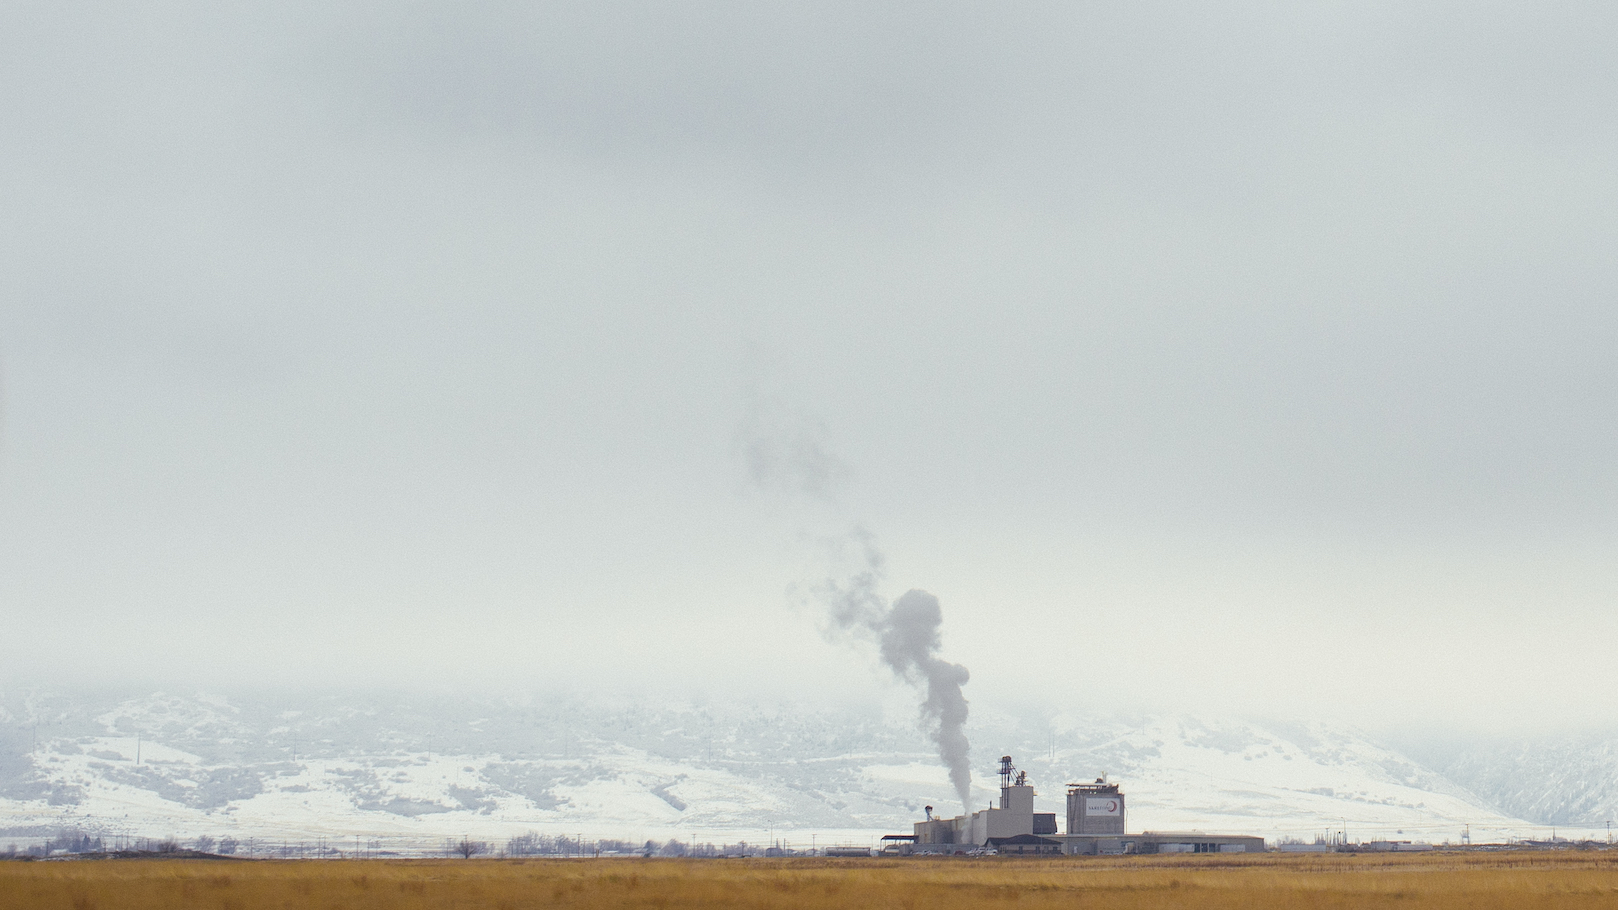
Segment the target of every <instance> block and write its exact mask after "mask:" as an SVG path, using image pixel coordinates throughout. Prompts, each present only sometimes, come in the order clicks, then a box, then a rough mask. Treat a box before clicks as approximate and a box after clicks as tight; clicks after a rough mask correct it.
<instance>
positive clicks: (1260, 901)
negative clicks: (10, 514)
mask: <svg viewBox="0 0 1618 910" xmlns="http://www.w3.org/2000/svg"><path fill="white" fill-rule="evenodd" d="M473 907H489V908H501V910H519V908H539V907H545V908H606V907H613V908H620V907H622V908H655V910H682V908H711V907H738V908H742V907H745V908H782V910H786V908H793V910H817V908H828V910H829V908H844V907H882V908H901V910H954V908H962V910H966V908H972V910H983V908H991V910H995V908H1003V910H1012V908H1015V910H1042V908H1047V907H1050V908H1055V907H1063V908H1098V910H1099V908H1121V910H1122V908H1128V910H1135V908H1140V910H1145V908H1220V910H1224V908H1230V910H1235V908H1243V910H1264V908H1283V907H1285V908H1314V907H1321V908H1345V910H1346V908H1355V910H1359V908H1374V907H1401V908H1406V907H1408V908H1432V910H1491V908H1508V907H1509V908H1512V910H1527V908H1547V910H1548V908H1557V910H1578V908H1586V907H1590V908H1594V907H1603V908H1614V907H1618V853H1613V854H1607V853H1595V852H1591V853H1504V854H1428V855H1422V856H1382V857H1374V856H1363V855H1362V856H1346V855H1329V856H1322V855H1314V856H1277V855H1266V856H1253V857H1218V856H1206V857H1178V856H1176V857H1144V856H1143V857H1120V858H1115V859H1094V858H1064V859H992V858H991V859H954V860H923V859H913V860H889V859H882V860H876V859H873V860H812V859H786V860H706V861H704V860H663V859H652V860H635V859H616V860H509V861H508V860H471V861H467V860H359V861H264V860H261V861H246V862H232V863H222V862H199V861H187V860H105V861H81V862H32V863H22V862H16V863H0V908H3V910H11V908H18V910H22V908H27V910H57V908H60V910H125V908H127V910H175V908H220V910H268V908H299V910H305V908H307V910H322V908H344V910H364V908H400V910H447V908H473Z"/></svg>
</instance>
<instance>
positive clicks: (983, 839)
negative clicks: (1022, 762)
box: [883, 755, 1264, 856]
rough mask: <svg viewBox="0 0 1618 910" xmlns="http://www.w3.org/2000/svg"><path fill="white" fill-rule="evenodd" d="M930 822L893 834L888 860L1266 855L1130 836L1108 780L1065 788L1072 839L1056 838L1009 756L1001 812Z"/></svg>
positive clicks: (1182, 838) (1176, 835)
mask: <svg viewBox="0 0 1618 910" xmlns="http://www.w3.org/2000/svg"><path fill="white" fill-rule="evenodd" d="M926 811H927V818H926V819H925V820H923V821H919V822H916V824H915V830H914V833H912V834H908V835H904V834H890V835H888V836H887V837H885V838H883V840H884V841H886V842H887V847H885V848H884V849H885V852H889V853H897V854H901V855H909V854H917V853H932V854H938V853H970V852H978V851H987V850H993V851H994V852H996V853H1002V854H1007V853H1009V854H1034V855H1038V854H1045V855H1070V856H1071V855H1095V854H1120V853H1262V852H1263V851H1264V838H1262V837H1253V836H1249V835H1241V834H1203V833H1201V832H1163V831H1147V832H1145V833H1142V834H1129V833H1127V832H1126V828H1125V824H1124V819H1125V814H1124V813H1125V803H1124V794H1123V791H1122V790H1120V789H1119V787H1118V785H1117V784H1115V783H1108V782H1107V781H1106V779H1105V778H1097V779H1096V780H1095V782H1094V783H1088V784H1068V785H1067V833H1065V834H1059V833H1057V830H1056V813H1054V812H1035V811H1034V788H1033V786H1032V785H1031V784H1029V783H1028V774H1027V772H1024V771H1019V770H1017V768H1016V766H1015V765H1013V764H1012V761H1011V756H1009V755H1006V756H1002V757H1001V759H1000V805H998V806H990V807H988V808H986V809H981V810H979V811H977V812H973V813H971V814H969V815H958V816H956V817H954V818H935V817H934V816H933V807H932V806H928V807H927V810H926Z"/></svg>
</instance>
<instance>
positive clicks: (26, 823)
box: [0, 690, 1618, 843]
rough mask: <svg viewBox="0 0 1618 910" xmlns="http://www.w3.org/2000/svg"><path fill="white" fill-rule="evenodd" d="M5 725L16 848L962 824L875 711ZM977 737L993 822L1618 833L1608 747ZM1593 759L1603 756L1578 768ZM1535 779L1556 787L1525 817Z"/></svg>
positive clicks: (1285, 732)
mask: <svg viewBox="0 0 1618 910" xmlns="http://www.w3.org/2000/svg"><path fill="white" fill-rule="evenodd" d="M0 712H3V713H0V737H3V748H0V831H3V832H4V835H0V836H6V835H9V836H11V837H14V838H25V839H26V838H29V837H38V836H45V835H48V834H54V833H56V832H58V831H62V830H80V831H86V832H92V833H97V834H103V835H113V836H118V835H144V836H159V837H162V836H177V837H194V836H200V835H203V834H207V835H212V836H216V837H221V836H233V837H236V838H238V839H246V838H251V837H257V838H315V837H352V836H355V835H365V836H371V837H394V838H418V839H432V838H442V837H455V836H460V835H462V834H467V833H470V834H473V835H475V836H483V837H488V838H490V839H497V838H504V837H510V836H514V835H517V834H520V833H523V832H528V831H536V832H540V833H550V834H568V835H573V834H584V835H586V836H590V837H612V838H623V839H629V840H635V841H639V840H641V839H655V840H658V841H660V842H661V841H663V840H665V839H667V838H677V839H680V840H689V839H705V840H716V841H721V840H737V839H746V840H750V841H752V842H754V843H757V842H760V841H761V840H763V839H764V838H766V837H774V838H776V839H787V840H790V841H793V842H797V843H809V842H810V841H811V840H812V839H813V838H815V837H823V838H826V839H828V840H829V839H832V838H841V839H855V840H860V839H868V838H870V837H872V836H874V835H875V834H877V833H884V832H902V831H908V829H909V824H910V823H911V822H912V821H914V820H916V819H917V818H919V817H920V816H921V813H922V808H923V806H926V805H935V806H939V807H947V806H950V805H952V804H953V803H954V796H953V794H954V787H953V786H952V784H951V782H950V780H949V777H948V774H947V772H946V770H945V769H944V768H943V767H942V766H941V765H940V764H939V761H938V758H937V754H936V750H935V749H934V748H933V746H932V744H931V743H930V742H929V741H928V740H927V739H926V737H925V736H923V734H922V733H920V732H919V731H918V730H917V729H916V725H915V722H914V717H913V715H911V714H909V713H906V712H903V711H899V710H889V709H887V708H884V707H883V706H881V705H880V704H878V703H872V704H870V705H866V706H863V707H849V706H841V707H826V706H819V707H809V706H805V705H795V704H774V705H769V704H748V703H744V702H740V701H729V702H693V701H684V702H682V701H673V700H662V701H659V700H654V699H650V698H643V699H626V698H608V697H552V698H542V697H522V698H518V697H498V696H485V697H477V698H462V697H451V696H423V695H419V694H401V693H370V694H365V695H345V696H338V695H332V694H324V695H321V694H313V695H302V696H290V695H281V696H274V697H270V696H263V695H259V696H253V695H240V694H233V695H229V696H224V695H198V694H186V695H179V694H161V693H155V694H148V695H142V696H138V697H128V696H122V695H113V694H101V695H94V694H68V693H63V692H44V691H38V690H35V691H23V690H12V691H9V692H6V693H5V694H4V696H3V698H0ZM973 734H974V744H975V748H976V749H977V751H976V752H975V753H974V754H973V756H972V758H973V768H974V774H975V777H974V791H973V794H974V799H975V801H977V802H979V803H987V802H988V801H989V800H990V799H992V798H993V797H994V796H995V795H996V793H995V791H994V790H993V789H992V788H993V787H994V786H995V785H996V781H995V779H994V777H993V768H994V766H995V764H996V761H997V759H998V757H999V755H1000V754H1003V753H1010V754H1012V755H1013V756H1014V757H1015V759H1016V761H1017V763H1018V766H1019V767H1021V768H1023V769H1024V770H1027V771H1028V772H1029V775H1030V778H1031V779H1032V780H1033V782H1034V783H1035V785H1036V787H1037V788H1038V792H1039V805H1040V807H1041V811H1055V812H1058V813H1059V814H1060V813H1062V811H1063V809H1062V799H1063V797H1062V793H1063V788H1062V785H1063V784H1064V783H1067V782H1069V781H1074V780H1087V779H1090V778H1093V777H1096V776H1100V775H1101V774H1103V773H1105V774H1107V775H1109V777H1110V779H1113V780H1117V781H1119V782H1121V783H1122V784H1123V786H1124V789H1125V793H1126V794H1127V795H1128V796H1129V798H1130V810H1129V811H1130V818H1129V820H1130V827H1131V829H1132V830H1171V829H1190V828H1195V829H1201V830H1217V831H1230V832H1236V833H1254V834H1261V835H1263V836H1265V837H1267V838H1270V839H1272V840H1273V839H1279V838H1282V837H1303V838H1309V837H1312V836H1313V835H1316V834H1322V835H1329V834H1330V833H1331V832H1335V831H1339V830H1342V829H1343V828H1345V827H1346V828H1347V830H1348V833H1349V835H1350V837H1352V838H1354V839H1371V838H1375V837H1390V838H1404V839H1416V840H1432V841H1444V840H1458V839H1459V838H1460V836H1461V834H1462V831H1463V830H1464V829H1466V828H1467V826H1470V830H1471V833H1472V836H1473V839H1474V840H1482V839H1485V838H1495V839H1498V838H1507V837H1538V836H1541V835H1542V832H1541V830H1540V829H1539V828H1537V827H1536V825H1549V824H1556V825H1561V826H1563V827H1564V829H1566V828H1568V827H1569V826H1580V827H1584V828H1589V829H1596V828H1599V827H1600V826H1601V824H1602V822H1603V821H1604V819H1603V818H1602V813H1604V812H1606V811H1608V808H1607V807H1610V806H1611V805H1612V803H1613V800H1614V797H1615V796H1618V775H1615V774H1614V770H1613V765H1612V762H1611V760H1610V759H1611V755H1612V748H1611V743H1610V741H1603V744H1602V745H1600V747H1599V748H1595V749H1593V750H1592V749H1589V748H1588V746H1589V745H1590V744H1584V745H1581V746H1580V747H1579V748H1578V749H1575V748H1574V747H1573V746H1572V745H1568V746H1566V747H1565V748H1563V750H1562V751H1560V752H1556V751H1550V752H1536V751H1535V750H1534V748H1533V747H1531V746H1530V745H1528V744H1525V745H1524V746H1523V747H1522V748H1521V749H1519V750H1518V751H1515V752H1511V751H1499V752H1494V753H1489V756H1490V759H1491V761H1492V763H1487V762H1485V761H1484V760H1483V759H1482V758H1481V757H1474V758H1468V759H1465V760H1462V761H1458V762H1456V763H1455V765H1453V766H1452V767H1451V768H1449V769H1446V770H1445V771H1444V772H1440V771H1437V770H1434V769H1431V768H1426V767H1423V766H1422V765H1420V764H1419V763H1417V762H1415V761H1414V760H1412V759H1410V758H1408V757H1407V756H1405V755H1403V754H1401V753H1399V752H1396V751H1394V750H1392V749H1389V748H1387V747H1385V746H1383V745H1379V744H1377V743H1375V742H1372V741H1371V740H1369V739H1367V738H1366V737H1364V736H1362V735H1360V734H1357V733H1356V732H1354V731H1352V730H1349V729H1346V728H1341V727H1333V726H1331V725H1327V724H1323V723H1297V724H1286V723H1277V722H1251V721H1238V720H1231V719H1216V718H1210V717H1192V716H1189V715H1157V716H1144V715H1142V716H1132V717H1131V716H1118V715H1110V716H1109V715H1103V714H1099V713H1072V712H1070V713H1062V714H1055V715H1051V714H1042V713H1038V712H1017V711H997V710H995V708H994V707H993V706H984V707H983V708H982V709H980V710H979V712H978V715H977V717H976V719H975V720H974V722H973ZM1603 750H1604V751H1603ZM1586 752H1589V754H1595V755H1601V756H1605V759H1604V760H1590V761H1583V762H1579V761H1576V760H1575V759H1576V757H1577V755H1580V754H1585V753H1586ZM1478 755H1479V756H1482V755H1483V753H1481V752H1480V753H1478ZM1536 756H1538V758H1537V759H1536ZM1536 761H1538V762H1539V764H1536ZM1552 766H1556V767H1559V768H1561V769H1562V770H1561V772H1560V773H1559V774H1543V773H1541V772H1542V771H1543V770H1544V769H1545V768H1550V767H1552ZM1530 774H1539V775H1540V776H1539V777H1538V778H1537V779H1538V780H1539V781H1540V782H1541V783H1542V785H1543V786H1541V787H1540V788H1539V790H1538V791H1537V792H1536V793H1535V794H1533V796H1532V797H1531V798H1530V797H1529V796H1527V795H1526V792H1525V791H1526V790H1527V787H1526V786H1525V785H1524V783H1523V782H1524V781H1525V780H1528V779H1530V778H1529V777H1528V776H1527V775H1530ZM1463 785H1464V786H1463ZM1514 788H1515V789H1514ZM1544 833H1548V831H1547V832H1544ZM1562 833H1563V834H1572V833H1576V832H1572V831H1567V830H1564V831H1563V832H1562Z"/></svg>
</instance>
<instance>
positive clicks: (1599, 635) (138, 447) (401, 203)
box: [0, 0, 1618, 729]
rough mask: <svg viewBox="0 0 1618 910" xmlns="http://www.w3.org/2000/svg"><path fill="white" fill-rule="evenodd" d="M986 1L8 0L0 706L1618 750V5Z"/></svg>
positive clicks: (3, 66)
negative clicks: (625, 698)
mask: <svg viewBox="0 0 1618 910" xmlns="http://www.w3.org/2000/svg"><path fill="white" fill-rule="evenodd" d="M1007 6H1008V5H1006V4H981V5H974V4H958V3H947V2H946V3H939V2H932V3H926V4H922V3H885V4H872V3H846V4H840V3H832V2H826V3H814V4H768V3H758V2H736V3H730V4H725V3H705V4H644V5H642V4H632V3H580V4H547V3H513V4H499V3H483V4H464V3H432V2H420V3H385V4H381V3H379V4H360V3H352V4H327V3H321V4H307V5H299V4H296V3H274V4H270V3H264V4H257V9H254V8H252V7H251V6H240V5H237V6H230V5H221V4H196V5H194V6H178V5H173V4H156V3H153V4H130V5H126V6H121V7H118V6H109V5H107V4H84V5H75V4H71V3H64V2H61V0H51V2H38V3H32V2H12V3H8V4H6V5H5V6H4V10H3V12H0V123H3V124H4V125H3V128H0V192H3V194H4V200H5V201H4V205H0V231H3V232H4V236H3V242H0V299H3V303H0V382H3V393H0V394H3V414H0V420H3V423H0V619H3V620H4V623H5V632H4V634H3V636H0V666H3V667H5V668H6V670H5V671H4V672H5V675H6V676H7V678H8V679H10V680H12V681H13V682H25V683H26V682H37V683H56V682H64V681H71V680H100V681H109V682H121V683H137V682H138V683H140V684H147V683H151V684H162V685H169V686H190V685H219V684H224V683H233V682H234V683H253V684H269V685H330V686H342V685H353V684H359V683H365V684H388V685H432V686H436V685H473V686H484V685H489V684H491V683H493V682H500V683H502V684H512V683H518V684H522V685H528V686H533V687H538V688H544V687H547V686H561V685H569V684H577V683H578V682H579V681H580V680H591V679H602V680H610V681H611V683H612V684H613V685H615V686H621V687H625V688H628V689H630V690H634V691H647V692H659V691H665V690H672V691H679V692H692V691H695V692H706V693H717V694H725V693H740V692H750V691H766V692H776V693H784V694H796V695H801V694H803V693H833V694H837V695H838V696H839V697H844V696H846V697H861V693H863V692H866V691H868V690H869V691H878V692H880V691H881V690H882V688H883V687H884V686H888V685H890V684H889V683H887V682H885V681H884V679H883V676H882V673H881V671H880V670H879V669H878V668H877V666H876V663H875V659H874V657H873V656H872V655H870V654H868V653H865V652H862V651H860V650H859V649H858V648H849V647H844V646H841V645H838V644H836V643H834V642H830V641H828V640H826V639H825V638H823V637H822V636H821V635H820V634H819V632H818V631H817V627H818V625H819V624H820V620H819V617H818V616H817V610H816V608H815V607H814V606H813V604H812V603H805V602H803V600H802V598H800V597H798V596H796V595H795V594H794V593H793V592H794V590H801V589H802V586H804V585H805V584H809V583H812V582H814V581H815V580H816V579H818V578H822V577H824V576H825V575H826V574H827V573H829V572H834V571H838V569H839V566H838V564H837V560H836V558H835V547H834V546H832V545H831V544H829V543H828V541H835V540H837V539H839V538H841V537H843V536H845V535H847V534H848V533H849V532H850V530H851V529H853V528H854V527H856V526H857V525H858V526H863V527H865V528H867V529H869V530H870V532H871V533H873V534H874V535H875V537H876V540H877V541H878V543H879V546H880V547H881V549H882V551H883V552H884V553H885V555H886V557H887V560H888V562H887V567H888V586H889V588H890V589H891V590H890V594H891V596H897V595H898V594H900V593H902V592H903V591H904V590H906V589H908V588H911V587H920V588H925V589H927V590H929V591H931V592H932V593H934V594H936V595H937V596H938V597H939V599H940V601H941V602H942V604H943V607H944V615H945V627H944V646H945V655H946V656H947V657H949V658H951V659H953V660H957V661H960V662H962V663H964V664H966V665H967V666H968V667H970V668H971V670H972V673H973V679H972V682H971V683H970V684H969V685H968V687H967V692H968V695H969V696H971V697H973V698H974V699H976V700H977V703H979V704H984V703H988V702H993V701H994V700H996V699H1001V700H1011V699H1016V698H1029V699H1035V700H1038V701H1042V702H1047V703H1050V704H1059V703H1063V702H1066V701H1084V700H1088V701H1091V702H1094V701H1107V700H1111V699H1119V700H1129V701H1132V702H1137V703H1140V702H1144V703H1149V704H1151V705H1154V706H1159V707H1199V708H1200V707H1209V706H1214V707H1219V706H1224V707H1232V708H1243V707H1258V708H1262V709H1264V710H1277V711H1291V712H1304V713H1310V714H1323V713H1331V714H1340V715H1342V716H1344V717H1346V718H1348V719H1351V720H1354V721H1355V722H1358V723H1362V724H1365V725H1368V726H1387V727H1395V726H1400V725H1408V724H1423V723H1436V722H1443V723H1447V724H1453V725H1460V726H1463V727H1473V728H1479V729H1483V728H1489V729H1495V728H1524V727H1535V726H1546V725H1587V724H1593V723H1603V722H1606V720H1607V719H1608V718H1610V717H1611V716H1612V712H1613V710H1614V709H1615V708H1618V696H1614V695H1612V694H1611V693H1612V692H1613V691H1615V687H1614V686H1613V685H1612V664H1613V657H1614V645H1615V644H1618V613H1615V611H1614V603H1615V598H1618V560H1615V559H1614V558H1613V557H1614V550H1613V544H1614V543H1615V541H1618V408H1615V405H1618V356H1615V353H1618V308H1615V306H1614V301H1615V291H1618V254H1615V251H1618V46H1615V44H1618V39H1615V38H1614V35H1618V7H1614V6H1613V5H1612V4H1609V3H1596V2H1589V3H1533V4H1527V3H1524V4H1483V3H1475V2H1474V3H1456V4H1452V5H1444V4H1417V3H1386V4H1380V3H1364V2H1361V3H1344V4H1328V3H1320V4H1297V3H1275V4H1254V3H1224V4H1205V5H1196V4H1184V3H1164V4H1153V3H1115V4H1092V3H1058V4H1049V5H1042V4H1035V3H1027V4H1016V5H1012V6H1011V8H1009V9H1008V8H1007ZM806 463H807V464H808V466H809V467H811V468H816V469H818V470H819V471H820V473H819V474H817V475H814V476H812V477H807V476H800V475H799V474H797V473H794V471H795V467H794V466H797V467H803V466H804V465H805V464H806ZM800 481H811V482H800ZM803 487H808V488H809V489H807V490H805V489H802V488H803ZM795 586H797V587H795Z"/></svg>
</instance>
